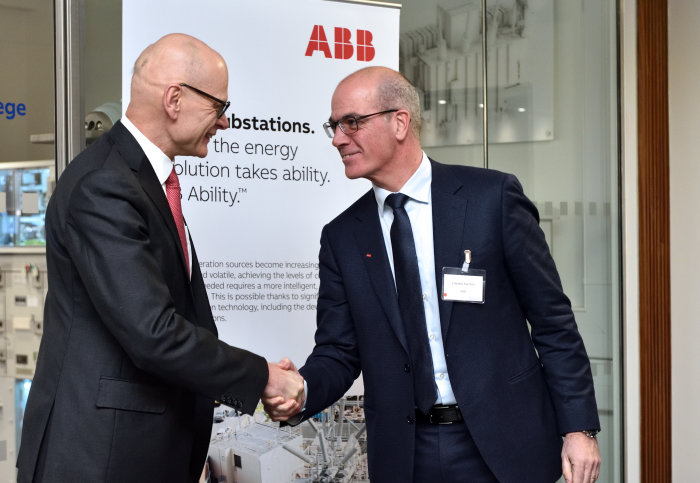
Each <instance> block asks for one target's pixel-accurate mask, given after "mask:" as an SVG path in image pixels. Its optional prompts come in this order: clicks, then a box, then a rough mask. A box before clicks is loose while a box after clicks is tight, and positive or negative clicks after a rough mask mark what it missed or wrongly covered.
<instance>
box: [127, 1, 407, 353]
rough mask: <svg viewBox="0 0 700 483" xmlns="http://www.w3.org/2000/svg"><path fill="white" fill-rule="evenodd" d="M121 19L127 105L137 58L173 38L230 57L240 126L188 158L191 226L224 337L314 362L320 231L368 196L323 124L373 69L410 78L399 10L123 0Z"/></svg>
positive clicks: (233, 112)
mask: <svg viewBox="0 0 700 483" xmlns="http://www.w3.org/2000/svg"><path fill="white" fill-rule="evenodd" d="M123 14H124V18H123V36H122V38H123V50H122V59H123V60H122V62H123V67H122V72H123V84H122V85H123V87H122V91H123V100H122V105H123V106H124V109H126V106H127V105H128V102H129V86H130V79H131V73H132V66H133V63H134V61H135V60H136V57H137V56H138V54H139V53H140V52H141V51H142V50H143V49H144V48H145V47H146V46H147V45H148V44H150V43H153V42H154V41H155V40H157V39H158V38H160V37H161V36H163V35H165V34H167V33H171V32H183V33H187V34H190V35H193V36H195V37H198V38H200V39H201V40H203V41H204V42H206V43H207V44H209V45H210V46H211V47H212V48H214V49H215V50H217V51H218V52H220V53H221V54H222V55H223V57H224V58H225V59H226V63H227V65H228V69H229V100H230V101H231V108H230V109H229V112H228V113H227V115H228V116H229V119H230V121H231V127H232V128H231V129H228V130H226V131H220V132H219V133H218V134H217V136H215V137H214V138H213V139H212V141H211V142H210V143H209V155H208V156H207V157H206V158H204V159H199V158H191V157H181V158H178V159H176V164H177V169H178V174H179V176H180V183H181V185H182V193H183V210H184V213H185V219H186V220H187V223H188V226H189V228H190V231H191V234H192V238H193V240H194V242H195V246H196V249H197V254H198V256H199V260H200V263H201V265H202V272H203V274H204V277H205V282H206V283H207V287H208V292H209V298H210V302H211V304H212V309H213V313H214V316H215V317H216V319H217V325H218V327H219V331H220V337H221V338H222V339H223V340H225V341H227V342H228V343H230V344H232V345H235V346H238V347H243V348H246V349H249V350H252V351H253V352H256V353H259V354H261V355H263V356H265V357H267V358H268V359H269V360H278V359H280V358H282V357H290V358H291V359H292V360H293V361H294V362H295V363H296V364H297V365H301V364H303V362H304V361H305V359H306V357H307V356H308V354H309V353H310V352H311V349H312V348H313V333H314V330H315V325H316V324H315V314H316V312H315V309H316V296H317V291H318V266H317V261H318V249H319V239H320V234H321V228H322V227H323V225H324V224H325V223H327V222H328V221H330V220H331V219H332V218H334V217H335V216H336V215H337V214H339V213H340V212H341V211H343V210H344V209H345V208H346V207H347V206H348V205H349V204H350V203H351V202H352V201H354V200H355V199H356V198H357V197H359V196H360V195H361V194H362V193H363V192H365V191H366V190H367V189H369V186H370V185H369V183H368V182H366V181H361V180H356V181H349V180H347V179H346V178H345V175H344V170H343V165H342V163H341V162H340V159H339V155H338V153H337V151H336V150H335V148H334V147H333V146H332V145H331V140H330V139H329V138H328V137H327V136H326V134H325V133H324V131H323V127H322V124H323V122H324V121H325V120H327V119H328V116H329V114H330V99H331V95H332V93H333V90H334V88H335V86H336V84H337V83H338V81H339V80H340V79H342V78H343V77H345V76H346V75H348V74H349V73H351V72H353V71H355V70H357V69H359V68H362V67H366V66H368V65H386V66H389V67H392V68H395V69H397V68H398V51H399V45H398V40H399V35H398V34H399V10H398V9H396V8H386V7H376V6H369V5H361V4H354V3H343V2H335V1H323V0H295V1H289V0H257V1H247V2H242V1H227V2H222V1H214V0H203V1H198V2H192V1H185V0H167V1H141V0H124V1H123ZM175 80H177V79H175ZM195 87H196V86H195Z"/></svg>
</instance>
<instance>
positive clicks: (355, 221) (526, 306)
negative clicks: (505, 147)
mask: <svg viewBox="0 0 700 483" xmlns="http://www.w3.org/2000/svg"><path fill="white" fill-rule="evenodd" d="M432 170H433V171H432V173H433V180H432V185H431V186H432V189H431V194H432V207H433V208H432V210H433V239H434V246H435V253H434V256H435V269H436V273H435V276H436V278H437V281H438V287H440V286H441V280H442V268H443V267H461V266H462V262H463V260H464V250H466V249H469V250H471V252H472V263H471V267H472V268H475V269H482V270H485V271H486V303H485V304H483V305H479V304H470V303H457V302H455V303H453V302H444V301H440V302H439V307H440V320H441V326H442V335H443V340H444V348H445V357H446V360H447V366H448V371H449V374H450V381H451V383H452V388H453V390H454V393H455V396H456V398H457V402H458V404H459V407H460V408H461V410H462V413H463V415H464V418H465V420H466V424H467V426H468V427H469V431H470V432H471V434H472V436H473V438H474V441H475V442H476V445H477V446H478V448H479V451H480V452H481V454H482V455H483V457H484V459H485V461H486V463H487V464H488V466H489V467H490V468H491V471H492V472H493V473H494V475H496V477H497V478H498V479H499V481H502V482H519V483H521V482H533V483H542V482H547V481H550V482H552V481H555V480H556V479H557V478H558V476H559V475H560V474H561V459H560V451H561V445H562V440H561V435H562V434H564V433H567V432H570V431H577V430H582V429H594V428H598V427H599V421H598V414H597V407H596V402H595V395H594V390H593V380H592V376H591V371H590V365H589V360H588V357H587V355H586V351H585V349H584V346H583V341H582V339H581V337H580V334H579V332H578V329H577V326H576V322H575V320H574V315H573V312H572V310H571V305H570V302H569V300H568V298H567V297H566V296H565V295H564V293H563V291H562V287H561V282H560V280H559V276H558V274H557V271H556V268H555V266H554V261H553V260H552V257H551V255H550V251H549V248H548V246H547V244H546V242H545V238H544V234H543V233H542V230H541V229H540V227H539V225H538V222H539V218H538V214H537V210H536V208H535V207H534V205H533V204H532V203H531V202H530V201H529V200H528V199H527V198H526V197H525V195H524V194H523V191H522V188H521V186H520V184H519V183H518V181H517V179H516V178H515V177H514V176H512V175H506V174H504V173H500V172H497V171H493V170H484V169H479V168H469V167H458V166H448V165H442V164H439V163H436V162H434V161H433V162H432ZM418 256H419V257H420V256H421V255H420V254H418ZM319 262H320V277H321V285H320V291H319V300H318V317H317V318H318V320H317V324H318V327H317V331H316V336H315V339H316V346H315V348H314V350H313V353H312V354H311V356H310V357H309V358H308V360H307V362H306V364H305V365H304V367H302V368H301V370H300V372H301V373H302V375H303V376H304V378H305V379H306V381H307V383H308V389H309V399H308V401H307V402H306V410H305V412H304V413H303V415H302V416H303V418H308V417H310V416H312V415H314V414H316V413H317V412H319V411H320V410H322V409H323V408H324V407H326V406H328V405H329V404H331V403H333V402H334V401H336V400H337V399H339V398H340V397H341V396H342V395H343V394H344V393H345V391H346V390H347V389H348V388H349V387H350V385H351V384H352V382H353V380H354V379H355V378H356V377H357V376H358V375H359V374H360V371H362V375H363V379H364V388H365V398H364V408H365V418H366V422H367V438H368V443H367V451H368V459H369V472H370V477H371V479H372V483H382V482H396V481H406V482H408V481H412V480H413V475H412V470H413V444H414V434H415V433H414V431H415V422H414V405H413V401H414V397H413V383H412V376H411V374H410V370H411V368H410V359H409V356H408V349H407V348H408V344H407V338H408V337H411V335H410V334H407V333H406V331H405V330H404V327H403V325H402V323H401V317H400V315H399V308H398V303H397V298H396V292H395V289H394V282H393V278H392V274H391V269H390V266H389V261H388V258H387V254H386V249H385V246H384V240H383V237H382V231H381V227H380V222H379V216H378V212H377V204H376V201H375V198H374V194H373V192H372V191H370V192H368V193H367V194H366V195H364V196H363V197H362V198H360V199H359V200H358V201H357V202H355V203H354V204H353V205H352V206H351V207H350V208H348V209H347V210H346V211H345V212H344V213H342V214H341V215H340V216H338V217H337V218H336V219H335V220H333V221H332V222H330V223H329V224H328V225H327V226H326V227H324V229H323V233H322V236H321V251H320V255H319ZM435 295H437V294H435ZM527 322H529V325H530V327H531V331H530V330H529V328H528V323H527ZM465 481H468V475H465Z"/></svg>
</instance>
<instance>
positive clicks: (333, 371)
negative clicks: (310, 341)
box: [299, 226, 360, 417]
mask: <svg viewBox="0 0 700 483" xmlns="http://www.w3.org/2000/svg"><path fill="white" fill-rule="evenodd" d="M319 272H320V273H319V275H320V286H319V296H318V308H317V320H316V323H317V328H316V335H315V342H316V345H315V347H314V350H313V352H312V353H311V355H310V356H309V358H308V359H307V361H306V364H305V365H304V366H303V367H302V368H301V369H300V370H299V372H300V373H301V375H302V376H304V379H305V380H306V382H307V386H308V392H309V394H308V400H307V402H306V410H305V411H304V416H305V417H309V416H312V415H314V414H316V413H318V412H319V411H321V410H323V409H325V408H326V407H328V406H329V405H331V404H332V403H334V402H335V401H337V400H338V399H340V398H341V397H342V396H343V394H345V392H346V391H347V390H348V389H349V388H350V386H351V385H352V383H353V381H354V380H355V379H356V378H357V377H358V376H359V375H360V357H359V352H358V347H357V336H356V334H355V329H354V325H353V320H352V314H351V312H350V307H349V303H348V300H347V296H346V294H345V285H344V282H343V276H342V274H341V273H340V268H339V266H338V263H337V261H336V256H335V254H334V253H333V247H332V245H331V241H330V237H329V234H328V226H326V227H324V229H323V232H322V234H321V250H320V253H319Z"/></svg>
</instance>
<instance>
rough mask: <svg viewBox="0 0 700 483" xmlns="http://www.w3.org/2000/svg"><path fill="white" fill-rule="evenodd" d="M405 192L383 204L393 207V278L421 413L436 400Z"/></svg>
mask: <svg viewBox="0 0 700 483" xmlns="http://www.w3.org/2000/svg"><path fill="white" fill-rule="evenodd" d="M407 200H408V196H406V195H404V194H402V193H393V194H390V195H389V196H388V197H387V199H386V204H387V205H389V206H391V208H392V209H393V210H394V222H393V223H392V224H391V249H392V251H393V252H394V278H395V279H396V292H397V294H398V298H399V310H400V311H401V318H402V319H403V323H404V327H405V328H406V334H407V338H408V350H409V351H410V356H411V366H412V367H411V369H412V371H413V387H414V392H415V403H416V407H417V408H418V409H420V410H421V412H423V413H427V412H428V409H429V408H430V407H431V406H432V405H434V404H435V399H436V398H437V391H436V389H435V373H434V370H433V359H432V356H431V355H430V346H429V344H428V328H427V326H426V324H425V309H424V308H423V291H422V289H421V283H420V274H419V272H418V258H417V256H416V245H415V243H414V242H413V231H412V230H411V221H410V220H409V219H408V213H406V209H405V208H404V204H405V203H406V201H407Z"/></svg>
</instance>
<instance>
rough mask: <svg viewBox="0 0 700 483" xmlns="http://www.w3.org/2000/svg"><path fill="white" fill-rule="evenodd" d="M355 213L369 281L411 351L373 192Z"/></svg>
mask: <svg viewBox="0 0 700 483" xmlns="http://www.w3.org/2000/svg"><path fill="white" fill-rule="evenodd" d="M356 208H357V209H356V210H355V212H354V214H355V220H354V222H355V224H356V225H355V230H353V231H354V233H355V240H356V241H357V246H358V248H359V250H360V253H359V255H360V257H361V258H362V261H363V262H364V265H365V268H366V269H367V273H368V275H369V280H370V283H371V285H372V288H373V289H374V291H375V293H376V295H377V298H378V299H379V303H380V304H381V306H382V309H383V310H384V313H385V314H386V317H387V319H388V320H389V324H390V325H391V327H392V328H393V330H394V332H395V333H396V337H397V338H398V339H399V341H400V342H401V345H402V346H403V347H404V349H405V350H406V351H408V341H407V340H406V331H405V329H404V326H403V323H402V321H401V314H400V312H399V303H398V299H397V297H396V289H395V288H394V277H393V275H392V274H391V265H389V258H388V256H387V253H386V246H385V244H384V236H383V235H382V228H381V225H380V223H379V213H378V211H377V202H376V200H375V198H374V192H373V191H372V190H370V191H369V193H367V194H365V195H364V196H363V197H362V198H360V200H359V202H358V205H357V207H356Z"/></svg>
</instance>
